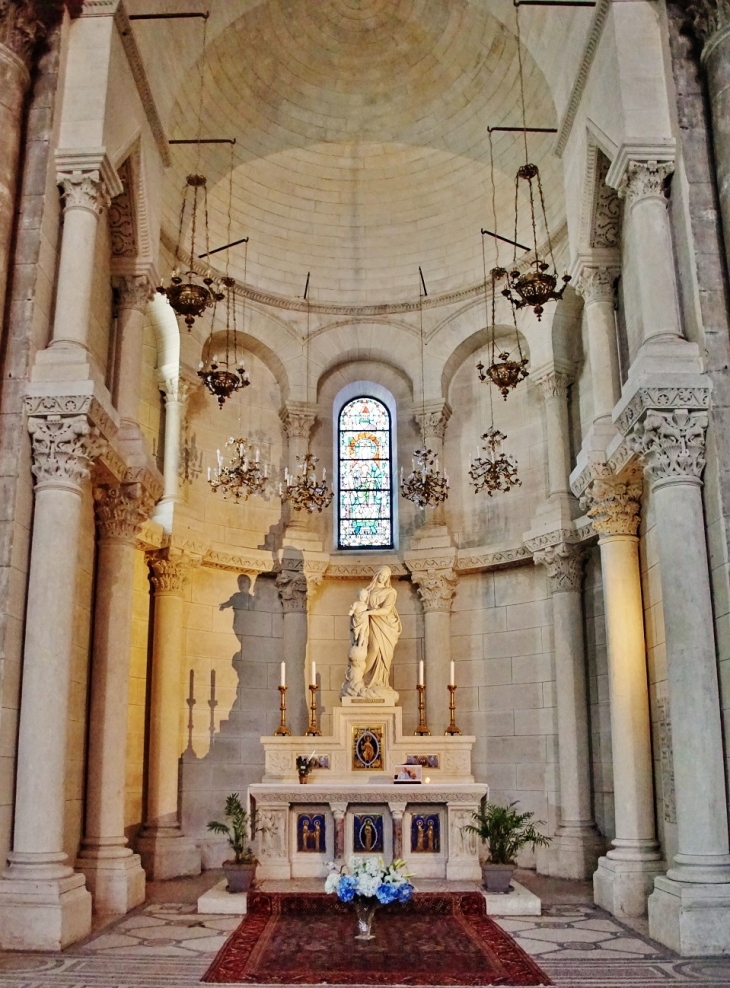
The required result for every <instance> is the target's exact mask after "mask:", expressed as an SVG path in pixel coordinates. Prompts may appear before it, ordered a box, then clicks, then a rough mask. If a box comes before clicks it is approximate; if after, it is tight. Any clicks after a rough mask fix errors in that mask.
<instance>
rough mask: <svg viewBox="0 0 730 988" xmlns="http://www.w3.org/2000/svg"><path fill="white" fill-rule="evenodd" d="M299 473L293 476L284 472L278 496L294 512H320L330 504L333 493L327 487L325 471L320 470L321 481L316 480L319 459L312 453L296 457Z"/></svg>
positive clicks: (286, 471)
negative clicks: (287, 503) (289, 505)
mask: <svg viewBox="0 0 730 988" xmlns="http://www.w3.org/2000/svg"><path fill="white" fill-rule="evenodd" d="M297 460H298V462H299V464H300V466H299V471H298V473H297V474H296V476H294V475H293V474H291V473H289V470H288V468H287V469H285V470H284V484H283V485H282V484H279V496H280V497H281V500H282V501H283V502H287V501H288V502H289V504H291V506H292V508H294V510H295V511H302V510H304V511H308V512H309V513H310V515H311V514H312V512H314V511H319V512H321V511H322V509H323V508H328V507H329V506H330V504H331V503H332V498H333V492H332V491H331V490H330V489H329V487H328V486H327V470H326V469H325V468H323V469H322V479H321V480H319V479H318V478H317V463H318V462H319V457H317V456H315V455H314V454H313V453H305V454H304V456H298V457H297Z"/></svg>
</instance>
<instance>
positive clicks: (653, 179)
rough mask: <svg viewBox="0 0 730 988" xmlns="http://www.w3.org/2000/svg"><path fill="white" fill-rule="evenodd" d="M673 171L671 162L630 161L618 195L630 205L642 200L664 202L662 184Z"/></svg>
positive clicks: (664, 196) (664, 195)
mask: <svg viewBox="0 0 730 988" xmlns="http://www.w3.org/2000/svg"><path fill="white" fill-rule="evenodd" d="M673 171H674V163H673V162H671V161H630V162H629V164H628V167H627V169H626V174H625V175H624V178H623V181H622V183H621V186H620V188H619V190H618V194H619V196H620V197H621V198H622V199H626V200H627V202H628V203H629V204H630V205H633V204H634V203H637V202H639V201H640V200H642V199H661V200H662V201H666V194H665V191H664V183H665V181H666V179H667V178H668V176H669V175H671V174H672V172H673Z"/></svg>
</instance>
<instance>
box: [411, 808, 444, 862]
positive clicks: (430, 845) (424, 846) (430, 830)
mask: <svg viewBox="0 0 730 988" xmlns="http://www.w3.org/2000/svg"><path fill="white" fill-rule="evenodd" d="M440 852H441V817H440V815H439V814H438V813H418V814H416V815H415V816H414V817H413V818H412V820H411V853H412V854H439V853H440Z"/></svg>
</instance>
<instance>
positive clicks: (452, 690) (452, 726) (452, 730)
mask: <svg viewBox="0 0 730 988" xmlns="http://www.w3.org/2000/svg"><path fill="white" fill-rule="evenodd" d="M449 718H450V722H449V726H448V727H447V728H446V730H445V731H444V734H461V731H460V730H459V728H458V727H457V726H456V719H455V718H456V687H455V686H449Z"/></svg>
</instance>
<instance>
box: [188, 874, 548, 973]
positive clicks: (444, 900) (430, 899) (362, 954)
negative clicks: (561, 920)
mask: <svg viewBox="0 0 730 988" xmlns="http://www.w3.org/2000/svg"><path fill="white" fill-rule="evenodd" d="M248 909H249V912H248V914H247V915H246V916H245V917H244V920H243V922H242V923H241V925H240V926H239V927H238V929H237V930H236V931H235V932H234V933H233V934H232V935H231V936H230V937H229V939H228V940H227V941H226V943H225V944H224V946H223V947H222V948H221V950H220V951H219V953H218V956H217V957H216V959H215V960H214V961H213V963H212V965H211V966H210V968H209V969H208V971H207V972H206V973H205V976H204V977H203V981H207V982H213V983H216V984H261V985H319V984H329V985H354V984H357V985H454V986H458V985H550V984H552V982H551V981H550V979H549V978H548V977H547V975H546V974H545V973H544V972H543V971H541V970H540V968H539V967H538V966H537V964H535V962H534V961H533V960H532V959H531V958H530V957H528V955H527V954H526V953H525V952H524V950H522V948H521V947H519V946H518V945H517V944H516V943H515V941H514V940H513V939H512V937H511V936H509V934H508V933H505V931H504V930H502V929H501V928H500V927H499V926H497V924H496V923H494V922H493V921H492V920H491V919H490V918H489V917H488V916H487V912H486V905H485V901H484V896H483V895H481V894H480V893H479V892H464V893H448V894H440V893H435V892H421V893H417V894H416V895H415V896H414V897H413V899H412V900H411V902H409V903H408V905H405V906H399V905H392V906H388V908H387V909H382V908H381V909H379V910H378V911H377V912H376V914H375V922H374V924H373V933H374V934H375V939H374V940H370V941H358V940H355V939H354V936H355V910H354V907H353V906H352V905H346V904H345V903H342V902H339V901H338V900H337V899H336V898H335V897H334V896H330V895H325V894H324V893H323V892H322V893H311V894H310V893H303V892H301V893H272V892H253V893H250V894H249V900H248Z"/></svg>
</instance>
